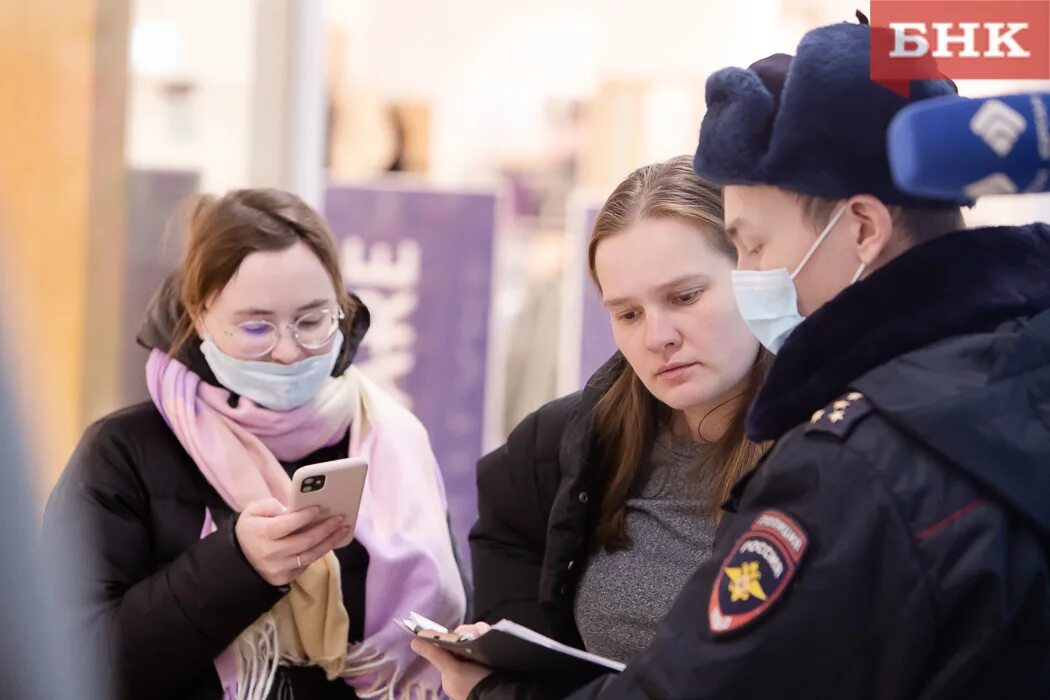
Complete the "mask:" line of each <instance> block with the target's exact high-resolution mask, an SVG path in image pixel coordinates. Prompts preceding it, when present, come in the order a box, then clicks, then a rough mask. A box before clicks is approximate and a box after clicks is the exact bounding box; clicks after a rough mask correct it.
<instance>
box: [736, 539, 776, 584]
mask: <svg viewBox="0 0 1050 700" xmlns="http://www.w3.org/2000/svg"><path fill="white" fill-rule="evenodd" d="M740 551H741V552H751V553H754V554H757V555H758V556H760V557H762V558H763V559H765V560H766V563H767V564H769V568H770V569H772V570H773V575H774V576H776V577H777V578H780V575H781V574H782V573H784V562H782V561H780V557H779V556H777V552H776V550H775V549H773V547H771V546H770V545H769V543H768V542H763V541H762V540H748V541H747V542H745V543H744V544H743V545H741V547H740Z"/></svg>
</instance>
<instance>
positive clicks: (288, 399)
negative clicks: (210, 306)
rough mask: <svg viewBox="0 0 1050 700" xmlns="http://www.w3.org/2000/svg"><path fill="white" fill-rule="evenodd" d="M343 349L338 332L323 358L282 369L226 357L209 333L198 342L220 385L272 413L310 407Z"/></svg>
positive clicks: (340, 333) (341, 337)
mask: <svg viewBox="0 0 1050 700" xmlns="http://www.w3.org/2000/svg"><path fill="white" fill-rule="evenodd" d="M342 347H343V334H342V332H339V333H337V334H336V337H335V338H334V339H333V340H332V347H331V349H329V350H328V352H326V353H325V354H323V355H314V356H313V357H307V358H306V359H304V360H299V361H298V362H293V363H291V364H287V365H284V364H281V363H279V362H263V361H261V360H241V359H238V358H236V357H232V356H230V355H227V354H226V353H224V352H223V351H222V350H220V349H219V346H218V345H216V344H215V341H214V340H212V337H211V334H210V333H205V334H204V339H203V341H202V342H201V352H202V353H203V354H204V359H205V360H207V361H208V366H209V367H211V371H212V372H214V373H215V378H216V379H218V380H219V383H220V384H222V385H223V386H224V387H226V388H227V389H229V390H230V391H232V392H233V393H235V394H240V395H241V396H243V397H245V398H247V399H251V400H252V401H254V402H255V403H257V404H259V405H260V406H263V407H265V408H268V409H270V410H272V411H290V410H292V409H293V408H298V407H299V406H302V405H304V404H308V403H310V401H312V400H313V398H314V397H315V396H317V393H318V392H319V391H320V390H321V386H322V385H324V382H325V380H326V379H328V377H330V376H331V374H332V370H333V369H334V368H335V363H336V360H338V359H339V352H340V350H342Z"/></svg>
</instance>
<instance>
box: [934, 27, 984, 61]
mask: <svg viewBox="0 0 1050 700" xmlns="http://www.w3.org/2000/svg"><path fill="white" fill-rule="evenodd" d="M932 26H933V28H934V30H935V31H936V32H937V50H936V51H934V52H933V56H934V58H951V57H953V56H958V57H959V58H979V57H980V55H981V54H980V53H979V52H978V51H977V49H976V48H974V47H975V46H976V44H977V29H978V28H979V27H980V26H981V25H980V24H978V23H977V22H960V23H959V25H958V27H959V29H961V30H962V34H961V35H954V34H952V33H951V32H952V27H954V26H956V25H954V24H952V23H950V22H934V23H933V25H932ZM951 44H961V45H962V51H960V52H959V53H958V54H954V53H952V52H951V51H949V50H948V46H949V45H951Z"/></svg>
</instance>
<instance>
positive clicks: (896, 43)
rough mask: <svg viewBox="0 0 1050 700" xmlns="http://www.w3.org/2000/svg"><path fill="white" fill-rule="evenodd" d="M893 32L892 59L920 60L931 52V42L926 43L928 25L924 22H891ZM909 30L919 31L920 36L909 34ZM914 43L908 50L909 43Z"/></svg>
mask: <svg viewBox="0 0 1050 700" xmlns="http://www.w3.org/2000/svg"><path fill="white" fill-rule="evenodd" d="M890 29H892V30H893V34H894V36H893V51H890V58H918V57H919V56H925V55H926V53H927V52H928V51H929V50H930V42H928V41H926V36H925V34H926V24H925V23H923V22H890ZM909 29H914V30H917V31H918V35H914V34H908V30H909ZM909 41H910V42H912V47H911V48H908V47H907V43H908V42H909Z"/></svg>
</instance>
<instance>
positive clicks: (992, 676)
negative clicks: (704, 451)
mask: <svg viewBox="0 0 1050 700" xmlns="http://www.w3.org/2000/svg"><path fill="white" fill-rule="evenodd" d="M869 40H870V30H869V27H868V26H866V24H863V23H862V24H845V23H844V24H839V25H833V26H829V27H823V28H820V29H816V30H814V31H811V32H810V33H808V34H807V35H806V36H805V37H804V38H803V40H802V42H801V43H800V44H799V47H798V50H797V53H796V55H795V56H794V57H790V56H784V55H777V56H772V57H770V58H768V59H765V60H763V61H760V62H758V63H756V64H755V65H753V66H752V67H751V68H750V69H748V70H742V69H737V68H727V69H724V70H722V71H719V72H718V73H715V74H714V75H712V76H711V77H710V79H709V80H708V82H707V103H708V111H707V113H706V115H705V116H704V120H703V125H702V127H701V132H700V143H699V148H698V150H697V154H696V158H695V161H694V166H695V168H696V170H697V172H698V173H699V174H700V175H701V176H703V177H705V178H707V179H709V180H712V181H714V182H716V183H718V184H722V185H724V186H725V206H726V221H727V230H728V232H729V235H730V236H731V237H732V239H733V242H734V244H735V245H736V247H737V251H738V253H739V261H738V268H739V269H738V271H737V272H736V273H735V279H734V290H735V292H736V296H737V301H738V305H739V308H740V311H741V314H742V315H743V316H744V318H745V320H746V321H747V322H748V324H749V325H750V326H751V328H752V330H753V331H754V333H755V334H756V336H757V337H758V338H759V339H760V340H761V341H762V343H763V344H765V345H766V346H767V347H768V348H769V349H770V350H772V351H774V352H776V353H777V358H776V361H775V363H774V365H773V367H772V370H771V372H770V375H769V378H768V380H767V382H766V384H765V386H764V387H763V389H762V391H761V392H760V394H759V396H758V398H757V399H756V402H755V403H754V405H753V407H752V410H751V412H750V414H749V419H748V432H749V435H750V437H751V438H752V439H755V440H768V439H773V440H776V445H775V447H774V448H773V449H772V450H771V452H770V453H769V454H768V455H767V457H766V459H765V460H764V461H763V462H762V463H760V464H759V466H758V467H757V468H756V469H755V470H754V471H753V472H752V473H751V475H750V476H749V477H747V478H745V480H744V481H742V482H741V483H739V484H738V485H737V487H736V489H735V491H734V496H733V497H732V498H731V500H730V502H729V503H727V504H726V510H727V514H726V516H725V517H724V518H723V520H722V523H721V527H720V529H719V533H718V537H717V540H716V543H715V553H714V556H713V557H712V560H711V563H710V564H708V565H705V566H703V567H701V568H700V569H699V570H698V571H697V572H696V574H695V575H694V576H693V578H692V579H691V581H690V582H689V583H688V584H687V586H686V587H685V589H684V591H683V592H682V594H681V595H680V597H679V598H678V600H677V602H676V604H675V607H674V608H673V609H672V610H671V612H670V614H669V615H668V617H667V618H666V620H665V622H664V624H663V627H662V629H661V631H660V632H659V633H658V635H657V637H656V639H655V640H654V642H653V643H652V645H651V646H650V647H649V648H648V650H647V651H646V652H644V653H643V654H642V656H641V657H640V658H639V659H637V660H636V661H635V662H634V663H633V664H631V665H630V666H629V667H628V668H627V670H626V671H625V672H623V673H621V674H619V675H609V676H605V677H603V678H600V679H598V680H595V681H593V682H591V683H589V684H587V685H584V686H582V687H579V688H574V689H568V688H566V687H565V683H564V682H562V683H561V684H560V686H559V684H555V683H551V682H550V681H543V680H539V679H536V678H524V677H521V676H512V675H509V674H505V673H490V672H489V671H488V670H487V669H483V668H481V667H478V666H474V665H472V664H467V663H465V662H460V661H458V660H456V659H455V658H454V657H451V656H449V655H447V654H445V653H444V652H441V651H440V650H437V649H434V648H429V647H426V646H425V645H422V644H420V643H419V642H414V645H415V646H416V647H417V649H418V650H419V651H420V653H423V654H424V655H426V656H428V658H431V659H432V660H433V661H434V662H435V663H437V664H438V665H439V667H441V668H442V671H443V675H444V681H445V688H446V690H447V691H448V692H449V693H450V694H451V695H452V697H453V698H459V697H464V696H466V695H468V693H469V695H470V697H471V698H477V699H479V700H480V699H485V700H487V699H489V698H544V699H547V698H554V697H565V696H570V697H572V698H580V699H582V698H601V699H602V700H613V699H617V700H619V699H628V698H630V699H635V698H639V699H640V698H728V697H746V698H774V697H776V698H807V699H808V698H824V697H828V698H959V697H988V698H992V697H994V698H998V697H1011V698H1022V697H1023V698H1029V697H1031V698H1035V697H1040V698H1045V697H1050V564H1048V552H1050V226H1047V225H1045V224H1032V225H1029V226H1022V227H999V228H986V229H974V230H959V229H962V228H963V224H962V219H961V215H960V204H964V202H948V203H946V202H930V201H922V200H917V199H914V198H912V197H910V196H908V195H907V194H905V193H903V192H901V191H899V190H898V189H896V187H895V186H894V184H893V182H892V179H891V177H890V173H889V167H888V162H887V156H886V128H887V125H888V123H889V121H890V119H891V118H892V117H893V115H894V114H895V113H896V112H897V111H898V110H899V109H900V108H902V107H903V106H905V105H906V104H908V103H909V102H913V101H915V100H918V99H923V98H925V97H931V96H935V95H940V94H946V93H949V92H953V91H954V86H953V85H952V84H951V83H950V82H949V81H946V80H940V81H912V83H911V85H910V95H909V97H908V98H904V97H901V96H900V95H898V94H897V93H895V92H893V91H890V90H888V89H886V88H885V87H882V86H880V85H878V84H875V83H873V82H872V81H871V80H870V79H869V75H870V73H869Z"/></svg>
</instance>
